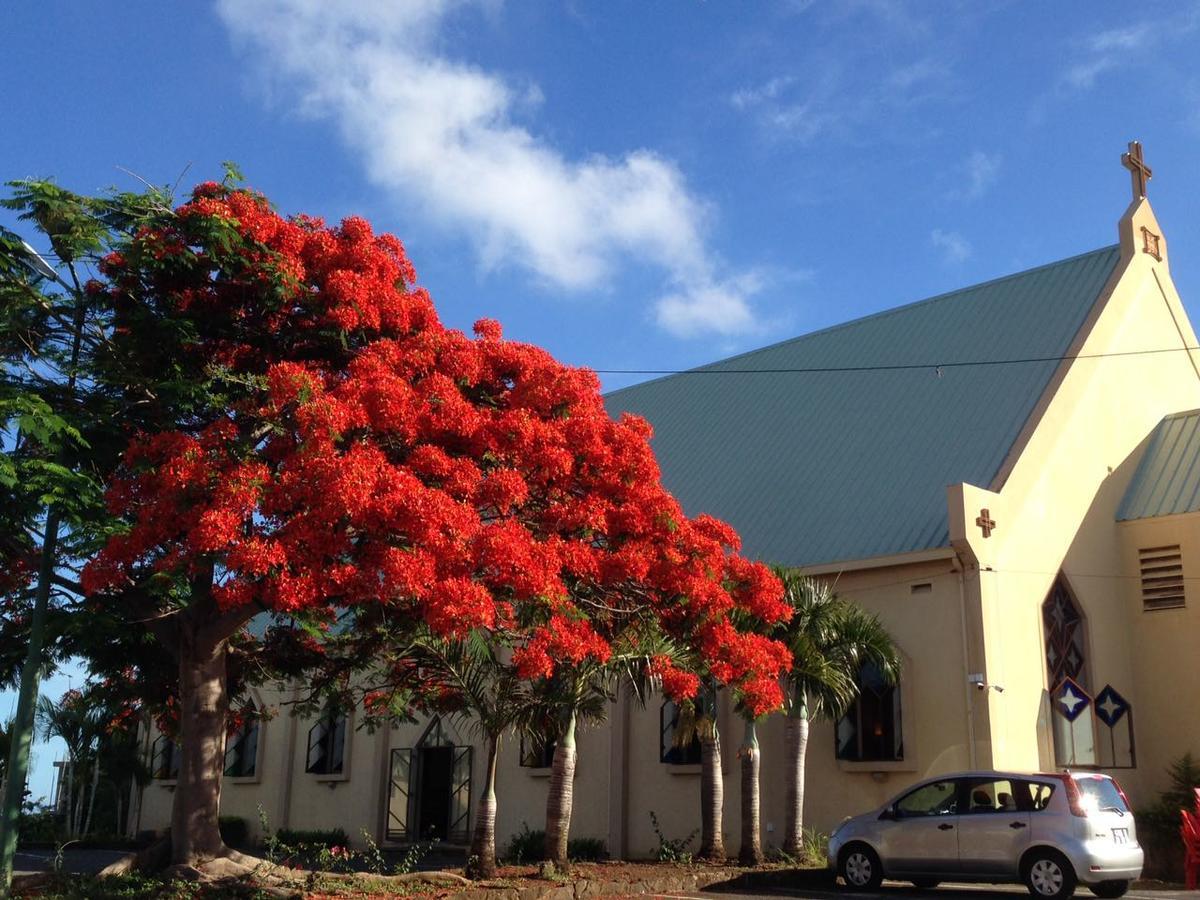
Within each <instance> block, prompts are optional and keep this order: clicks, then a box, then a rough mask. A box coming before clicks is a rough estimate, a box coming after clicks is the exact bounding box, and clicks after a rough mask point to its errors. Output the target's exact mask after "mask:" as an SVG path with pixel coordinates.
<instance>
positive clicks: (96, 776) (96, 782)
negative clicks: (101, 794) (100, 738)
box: [83, 754, 100, 834]
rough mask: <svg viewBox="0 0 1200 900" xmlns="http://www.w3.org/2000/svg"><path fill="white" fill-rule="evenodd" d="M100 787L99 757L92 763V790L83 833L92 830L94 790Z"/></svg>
mask: <svg viewBox="0 0 1200 900" xmlns="http://www.w3.org/2000/svg"><path fill="white" fill-rule="evenodd" d="M99 786H100V755H99V754H97V755H96V761H95V762H94V763H92V789H91V792H90V796H89V797H88V807H87V817H86V818H84V820H83V833H84V834H90V833H91V830H92V814H93V813H94V812H95V811H96V788H98V787H99Z"/></svg>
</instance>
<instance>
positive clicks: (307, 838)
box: [275, 828, 350, 848]
mask: <svg viewBox="0 0 1200 900" xmlns="http://www.w3.org/2000/svg"><path fill="white" fill-rule="evenodd" d="M275 839H276V840H277V841H278V842H279V843H281V844H286V845H287V846H289V847H313V846H317V847H331V848H332V847H345V846H346V845H347V844H348V843H350V838H349V837H348V836H347V835H346V832H345V831H343V830H342V829H341V828H330V829H328V830H326V831H321V830H315V831H303V830H300V829H296V828H280V829H279V830H278V831H277V832H275Z"/></svg>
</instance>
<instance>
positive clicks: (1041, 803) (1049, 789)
mask: <svg viewBox="0 0 1200 900" xmlns="http://www.w3.org/2000/svg"><path fill="white" fill-rule="evenodd" d="M1028 787H1029V803H1030V806H1029V808H1030V809H1032V810H1033V811H1034V812H1041V811H1042V810H1043V809H1045V808H1046V807H1047V806H1049V805H1050V798H1051V797H1053V796H1054V785H1052V784H1046V783H1045V782H1042V781H1031V782H1029V784H1028Z"/></svg>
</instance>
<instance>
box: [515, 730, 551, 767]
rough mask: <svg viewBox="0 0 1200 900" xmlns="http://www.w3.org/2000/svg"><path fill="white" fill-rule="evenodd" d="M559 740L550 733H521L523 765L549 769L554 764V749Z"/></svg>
mask: <svg viewBox="0 0 1200 900" xmlns="http://www.w3.org/2000/svg"><path fill="white" fill-rule="evenodd" d="M557 746H558V742H557V741H556V740H555V739H554V738H552V737H550V736H548V735H537V736H536V737H530V736H528V735H524V734H523V735H521V766H522V768H526V769H549V768H550V767H551V766H553V765H554V750H555V748H556V747H557Z"/></svg>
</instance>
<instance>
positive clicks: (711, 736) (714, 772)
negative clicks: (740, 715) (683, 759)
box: [700, 718, 725, 862]
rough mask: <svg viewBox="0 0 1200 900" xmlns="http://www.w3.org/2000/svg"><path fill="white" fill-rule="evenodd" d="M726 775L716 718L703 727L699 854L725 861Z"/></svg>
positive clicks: (703, 857)
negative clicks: (708, 725) (722, 762)
mask: <svg viewBox="0 0 1200 900" xmlns="http://www.w3.org/2000/svg"><path fill="white" fill-rule="evenodd" d="M724 819H725V776H724V774H723V773H722V772H721V734H720V732H719V731H717V721H716V719H715V718H714V719H713V722H712V728H711V730H710V729H709V728H703V729H701V731H700V858H701V859H708V860H712V861H713V862H724V861H725V835H724V834H723V825H724Z"/></svg>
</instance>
